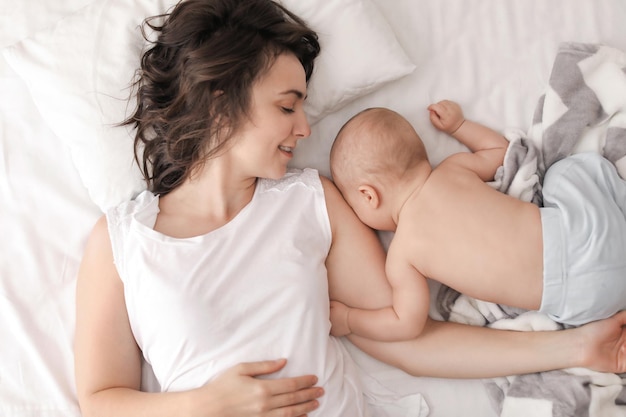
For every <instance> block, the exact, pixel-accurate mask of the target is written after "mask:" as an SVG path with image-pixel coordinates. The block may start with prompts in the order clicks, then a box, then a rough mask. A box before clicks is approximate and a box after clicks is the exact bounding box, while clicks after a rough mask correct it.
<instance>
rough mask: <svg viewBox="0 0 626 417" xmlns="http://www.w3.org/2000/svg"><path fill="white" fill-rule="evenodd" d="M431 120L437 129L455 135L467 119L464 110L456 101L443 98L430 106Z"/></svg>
mask: <svg viewBox="0 0 626 417" xmlns="http://www.w3.org/2000/svg"><path fill="white" fill-rule="evenodd" d="M428 111H429V112H430V122H431V123H432V125H433V126H434V127H435V128H436V129H437V130H441V131H442V132H445V133H447V134H449V135H453V134H454V132H456V131H457V130H458V129H459V127H461V125H462V124H463V122H464V121H465V118H464V117H463V111H462V110H461V106H459V105H458V104H457V103H455V102H454V101H449V100H443V101H440V102H438V103H435V104H431V105H430V106H428Z"/></svg>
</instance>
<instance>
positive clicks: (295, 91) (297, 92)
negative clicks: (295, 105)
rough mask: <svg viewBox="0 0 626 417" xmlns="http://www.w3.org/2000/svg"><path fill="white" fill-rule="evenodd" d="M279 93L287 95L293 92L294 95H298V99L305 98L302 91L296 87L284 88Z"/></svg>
mask: <svg viewBox="0 0 626 417" xmlns="http://www.w3.org/2000/svg"><path fill="white" fill-rule="evenodd" d="M280 94H281V95H289V94H294V95H295V96H296V97H298V98H299V99H303V98H306V96H305V95H304V93H303V92H302V91H300V90H296V89H290V90H286V91H283V92H282V93H280Z"/></svg>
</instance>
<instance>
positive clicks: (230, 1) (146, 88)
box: [122, 0, 320, 195]
mask: <svg viewBox="0 0 626 417" xmlns="http://www.w3.org/2000/svg"><path fill="white" fill-rule="evenodd" d="M158 22H163V23H158ZM147 29H151V30H154V31H155V32H156V33H158V38H157V40H156V41H154V42H152V44H151V46H150V48H149V49H147V50H146V51H145V52H144V54H143V55H142V58H141V66H140V68H139V70H138V72H137V75H136V77H137V78H136V80H135V82H134V83H133V86H134V90H133V91H134V92H135V94H136V97H137V107H136V110H135V111H134V113H133V114H132V115H131V116H130V117H129V118H128V119H126V120H125V121H124V122H122V124H123V125H133V126H135V127H136V128H137V131H136V135H135V160H136V162H137V164H138V165H139V167H140V169H141V171H142V173H143V176H144V178H145V180H146V182H147V183H148V188H149V189H150V190H151V191H152V192H154V193H156V194H161V195H165V194H167V193H168V192H170V191H172V190H173V189H174V188H176V187H177V186H179V185H180V184H181V183H182V182H183V181H184V180H185V179H187V178H188V177H189V175H191V174H192V172H193V170H194V169H195V168H197V167H198V166H199V165H201V164H203V163H204V162H205V161H207V160H208V159H210V158H212V157H214V156H216V155H219V153H220V152H221V151H222V150H224V149H225V147H226V146H227V143H228V140H229V138H230V137H231V136H232V133H233V132H236V131H237V129H238V128H239V127H240V126H241V124H242V123H243V122H244V121H245V119H246V118H247V117H248V111H249V108H250V100H251V88H252V85H253V83H254V82H255V81H256V80H257V79H258V78H259V77H260V76H261V75H263V74H264V73H265V72H266V71H267V70H268V69H269V67H270V66H271V65H272V63H273V62H274V61H275V59H276V57H277V56H278V55H279V54H281V53H284V52H289V53H293V54H294V55H295V56H296V57H297V58H298V59H299V60H300V62H301V63H302V66H303V67H304V71H305V74H306V80H307V81H308V80H309V78H310V77H311V73H312V72H313V62H314V60H315V58H316V57H317V55H318V54H319V51H320V46H319V42H318V38H317V35H316V33H315V32H314V31H312V30H311V29H309V28H308V27H307V25H306V24H305V23H304V22H303V21H302V20H301V19H300V18H298V17H297V16H296V15H294V14H293V13H291V12H289V11H288V10H287V9H285V8H284V7H283V6H281V5H279V4H278V3H275V2H273V1H271V0H183V1H182V2H180V3H178V4H177V5H176V6H175V7H174V8H173V9H172V11H171V12H170V13H167V14H164V15H159V16H153V17H150V18H148V19H146V20H145V21H144V26H142V31H143V34H144V38H146V39H148V36H147V35H146V32H147Z"/></svg>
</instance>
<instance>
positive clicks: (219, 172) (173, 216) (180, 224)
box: [155, 159, 256, 235]
mask: <svg viewBox="0 0 626 417" xmlns="http://www.w3.org/2000/svg"><path fill="white" fill-rule="evenodd" d="M255 188H256V178H254V177H244V176H241V175H239V176H238V175H237V173H236V172H235V170H232V169H227V167H225V166H224V164H221V163H220V162H219V159H216V160H214V161H212V162H210V163H207V164H206V165H205V166H204V167H202V168H200V169H199V170H198V171H197V172H195V173H194V174H193V175H191V176H190V178H187V179H186V180H185V182H183V184H181V185H180V186H179V187H178V188H176V189H175V190H173V191H171V192H170V193H168V194H167V195H165V196H163V197H162V198H160V200H159V210H160V212H159V215H158V216H157V226H159V225H160V226H161V227H163V228H164V229H165V228H167V229H168V230H169V229H170V226H174V225H175V227H176V228H178V230H180V231H182V230H184V232H183V233H182V234H186V235H199V234H204V233H208V232H210V231H211V230H215V229H217V228H219V227H221V226H223V225H225V224H226V223H228V222H230V221H231V220H232V219H233V218H235V216H237V214H238V213H239V212H240V211H241V210H242V209H243V208H244V207H245V206H246V205H247V204H248V203H249V202H250V201H251V200H252V197H253V195H254V190H255ZM157 226H155V229H156V228H157ZM168 234H171V231H170V233H168ZM176 234H180V232H178V231H177V232H176Z"/></svg>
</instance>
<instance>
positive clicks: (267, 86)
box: [231, 53, 311, 179]
mask: <svg viewBox="0 0 626 417" xmlns="http://www.w3.org/2000/svg"><path fill="white" fill-rule="evenodd" d="M305 97H306V77H305V73H304V68H303V67H302V64H301V63H300V61H298V59H297V58H296V57H295V56H294V55H292V54H286V53H285V54H281V55H279V56H278V57H277V58H276V60H275V62H274V64H273V65H272V66H271V67H270V69H269V70H268V72H267V73H266V74H264V75H263V76H262V77H261V78H260V79H259V80H258V81H257V82H256V83H255V84H254V86H253V88H252V99H251V107H250V119H249V120H248V121H247V122H245V123H244V125H243V126H242V128H241V130H239V132H238V134H237V135H236V138H235V141H234V146H233V147H232V148H231V154H232V155H233V156H234V158H235V159H236V163H237V166H238V167H240V168H241V169H242V170H243V172H244V175H247V176H251V177H262V178H273V179H278V178H281V177H282V176H283V175H285V172H286V171H287V164H288V162H289V161H290V160H291V158H292V157H293V150H294V149H295V147H296V145H297V142H298V141H299V140H300V139H303V138H306V137H307V136H309V134H310V133H311V129H310V126H309V123H308V122H307V119H306V116H305V114H304V109H303V104H304V98H305Z"/></svg>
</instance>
